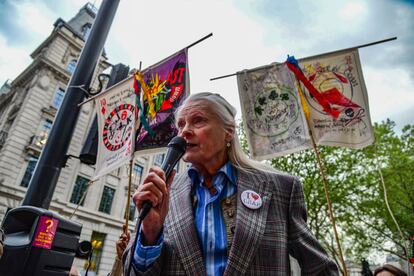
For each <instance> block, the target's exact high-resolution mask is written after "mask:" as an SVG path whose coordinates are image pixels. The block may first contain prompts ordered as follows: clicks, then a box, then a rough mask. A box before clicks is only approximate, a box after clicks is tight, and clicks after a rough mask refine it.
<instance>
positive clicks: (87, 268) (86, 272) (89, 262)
mask: <svg viewBox="0 0 414 276" xmlns="http://www.w3.org/2000/svg"><path fill="white" fill-rule="evenodd" d="M92 254H93V250H92V251H91V254H89V258H88V266H87V267H86V271H85V276H88V271H89V267H90V266H91V260H92Z"/></svg>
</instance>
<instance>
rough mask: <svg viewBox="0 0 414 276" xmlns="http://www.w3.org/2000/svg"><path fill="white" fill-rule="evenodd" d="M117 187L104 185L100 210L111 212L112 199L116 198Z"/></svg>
mask: <svg viewBox="0 0 414 276" xmlns="http://www.w3.org/2000/svg"><path fill="white" fill-rule="evenodd" d="M114 195H115V189H112V188H110V187H108V186H104V189H103V193H102V198H101V203H100V204H99V211H100V212H104V213H107V214H110V213H111V207H112V201H113V199H114Z"/></svg>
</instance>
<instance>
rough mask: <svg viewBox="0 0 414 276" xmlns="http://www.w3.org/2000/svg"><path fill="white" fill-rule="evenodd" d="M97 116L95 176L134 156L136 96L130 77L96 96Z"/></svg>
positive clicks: (103, 173) (117, 166)
mask: <svg viewBox="0 0 414 276" xmlns="http://www.w3.org/2000/svg"><path fill="white" fill-rule="evenodd" d="M95 103H96V111H97V117H98V135H99V139H98V156H97V161H96V170H95V176H94V178H93V180H96V179H97V178H99V177H100V176H102V175H105V174H107V173H109V172H111V171H113V170H115V169H117V168H119V167H120V166H122V165H123V164H125V163H126V162H128V161H129V160H130V159H131V158H132V154H133V153H134V140H135V114H136V108H135V107H136V96H135V91H134V89H133V78H132V77H131V78H128V79H127V80H126V81H123V82H121V83H119V84H117V85H115V86H112V87H111V88H109V90H107V91H105V92H103V93H102V96H100V97H97V98H96V99H95Z"/></svg>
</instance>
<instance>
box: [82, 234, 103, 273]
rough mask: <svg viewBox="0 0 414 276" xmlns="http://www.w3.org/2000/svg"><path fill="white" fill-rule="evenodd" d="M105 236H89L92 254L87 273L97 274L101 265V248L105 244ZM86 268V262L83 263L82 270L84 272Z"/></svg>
mask: <svg viewBox="0 0 414 276" xmlns="http://www.w3.org/2000/svg"><path fill="white" fill-rule="evenodd" d="M105 238H106V234H105V233H99V232H95V231H93V232H92V236H91V244H92V249H93V254H92V258H91V263H90V267H89V271H94V272H95V274H94V275H96V274H98V270H99V265H100V263H101V258H102V252H103V247H104V243H105ZM87 267H88V261H86V262H85V265H84V269H85V270H86V269H87Z"/></svg>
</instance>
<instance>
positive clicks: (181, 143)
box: [167, 136, 187, 154]
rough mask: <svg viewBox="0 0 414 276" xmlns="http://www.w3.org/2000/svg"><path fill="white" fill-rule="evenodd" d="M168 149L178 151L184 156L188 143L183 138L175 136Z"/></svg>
mask: <svg viewBox="0 0 414 276" xmlns="http://www.w3.org/2000/svg"><path fill="white" fill-rule="evenodd" d="M167 147H169V148H174V149H175V150H178V151H179V152H181V153H183V154H184V152H185V150H186V149H187V142H186V141H185V139H184V138H183V137H180V136H175V137H174V138H172V139H171V141H170V142H169V143H168V145H167Z"/></svg>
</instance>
